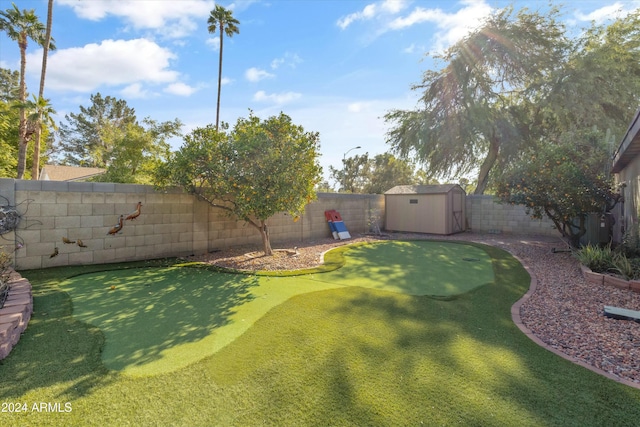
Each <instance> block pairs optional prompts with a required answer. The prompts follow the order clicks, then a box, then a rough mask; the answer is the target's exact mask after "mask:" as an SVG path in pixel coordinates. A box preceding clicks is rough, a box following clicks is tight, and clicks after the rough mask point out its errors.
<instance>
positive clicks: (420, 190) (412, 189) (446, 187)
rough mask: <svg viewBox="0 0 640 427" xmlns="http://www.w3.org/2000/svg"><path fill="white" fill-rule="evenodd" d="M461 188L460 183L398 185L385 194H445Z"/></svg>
mask: <svg viewBox="0 0 640 427" xmlns="http://www.w3.org/2000/svg"><path fill="white" fill-rule="evenodd" d="M454 188H459V189H460V190H462V187H460V186H459V185H458V184H437V185H397V186H395V187H393V188H392V189H391V190H388V191H386V192H385V193H384V194H385V195H386V194H445V193H448V192H450V191H451V190H453V189H454ZM462 191H464V190H462Z"/></svg>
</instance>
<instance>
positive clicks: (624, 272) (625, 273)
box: [611, 252, 634, 280]
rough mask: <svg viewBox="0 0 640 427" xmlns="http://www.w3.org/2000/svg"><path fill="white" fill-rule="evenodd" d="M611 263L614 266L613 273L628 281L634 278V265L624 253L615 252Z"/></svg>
mask: <svg viewBox="0 0 640 427" xmlns="http://www.w3.org/2000/svg"><path fill="white" fill-rule="evenodd" d="M611 261H612V264H613V271H615V272H616V273H618V274H620V275H621V276H622V277H624V278H625V279H626V280H631V279H633V277H634V269H633V264H632V263H631V261H630V260H629V258H627V256H626V255H625V254H624V253H623V252H614V254H613V257H612V259H611Z"/></svg>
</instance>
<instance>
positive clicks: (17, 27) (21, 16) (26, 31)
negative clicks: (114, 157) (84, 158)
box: [0, 4, 45, 179]
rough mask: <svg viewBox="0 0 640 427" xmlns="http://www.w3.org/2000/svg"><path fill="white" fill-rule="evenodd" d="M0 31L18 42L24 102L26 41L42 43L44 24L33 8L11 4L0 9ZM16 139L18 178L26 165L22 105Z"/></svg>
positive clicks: (22, 102) (25, 130)
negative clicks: (8, 7) (9, 6)
mask: <svg viewBox="0 0 640 427" xmlns="http://www.w3.org/2000/svg"><path fill="white" fill-rule="evenodd" d="M0 31H4V32H5V33H7V36H8V37H9V38H10V39H11V40H15V41H17V42H18V47H19V48H20V92H19V98H20V103H21V104H24V103H25V101H26V98H27V85H26V83H25V77H24V74H25V70H26V68H27V42H28V39H31V40H33V41H35V42H36V43H38V44H39V45H41V46H43V45H44V34H45V28H44V25H42V23H41V22H40V20H38V17H37V16H36V13H35V10H33V9H31V10H26V9H25V10H23V11H22V12H21V11H20V9H18V6H16V5H15V4H13V9H7V10H5V11H0ZM19 129H20V130H19V137H18V139H19V141H18V176H17V177H18V179H22V178H23V177H24V172H25V169H26V165H27V143H28V140H27V138H26V137H25V136H26V132H27V117H26V112H25V110H24V107H22V108H21V109H20V127H19Z"/></svg>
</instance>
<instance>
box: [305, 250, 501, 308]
mask: <svg viewBox="0 0 640 427" xmlns="http://www.w3.org/2000/svg"><path fill="white" fill-rule="evenodd" d="M344 255H345V258H346V260H347V263H346V265H345V266H344V267H342V268H341V269H339V270H336V271H333V272H331V273H328V274H325V275H319V276H317V279H318V280H321V281H335V282H336V283H342V284H344V285H347V286H362V287H366V288H371V289H380V290H387V291H395V292H401V293H405V294H410V295H432V296H436V297H453V296H456V295H459V294H462V293H465V292H468V291H470V290H471V289H474V288H476V287H478V286H482V285H484V284H486V283H489V282H492V281H493V280H494V273H493V269H492V265H491V258H490V257H489V255H488V254H487V252H486V251H485V250H483V249H482V248H481V247H477V246H473V245H468V244H460V243H452V242H441V241H419V240H416V241H392V242H381V243H375V244H369V245H363V246H358V247H355V248H352V249H351V250H349V251H347V252H345V254H344Z"/></svg>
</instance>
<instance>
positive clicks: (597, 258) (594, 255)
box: [575, 244, 616, 273]
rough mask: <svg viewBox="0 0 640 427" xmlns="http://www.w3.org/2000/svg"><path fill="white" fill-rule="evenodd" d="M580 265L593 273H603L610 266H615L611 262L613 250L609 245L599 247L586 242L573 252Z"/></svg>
mask: <svg viewBox="0 0 640 427" xmlns="http://www.w3.org/2000/svg"><path fill="white" fill-rule="evenodd" d="M575 256H576V257H577V258H578V260H579V261H580V263H581V264H582V265H585V266H587V267H589V268H590V269H591V271H593V272H595V273H605V272H607V271H610V270H611V269H612V268H616V267H615V266H614V264H613V251H612V250H611V246H609V245H607V246H605V247H600V246H596V245H591V244H588V245H586V246H583V247H582V248H580V249H578V250H577V251H576V252H575Z"/></svg>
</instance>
